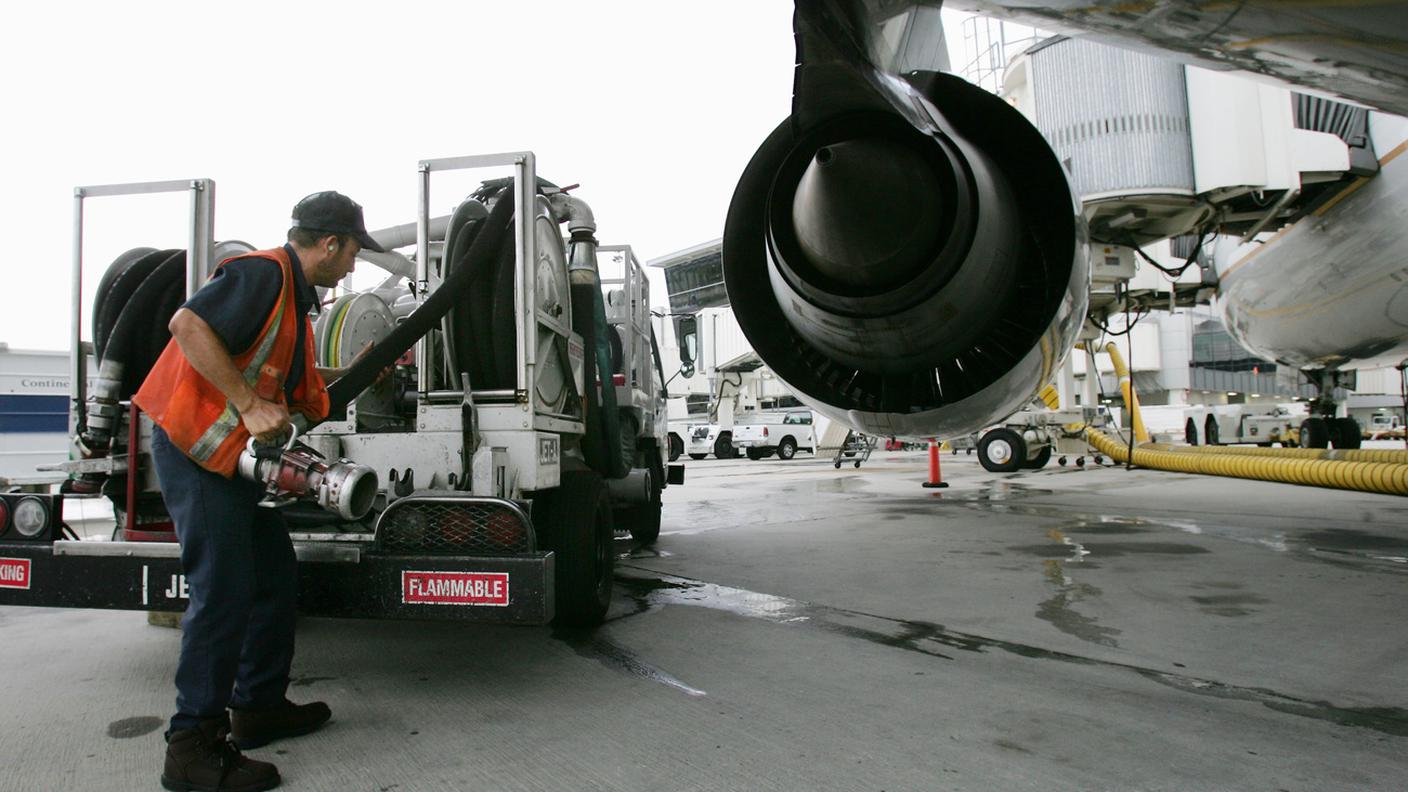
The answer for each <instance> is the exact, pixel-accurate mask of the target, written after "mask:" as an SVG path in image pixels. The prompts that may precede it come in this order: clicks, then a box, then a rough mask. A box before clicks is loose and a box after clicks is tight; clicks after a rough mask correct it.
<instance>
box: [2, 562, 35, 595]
mask: <svg viewBox="0 0 1408 792" xmlns="http://www.w3.org/2000/svg"><path fill="white" fill-rule="evenodd" d="M0 588H12V589H28V588H29V559H28V558H0Z"/></svg>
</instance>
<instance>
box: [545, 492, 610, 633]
mask: <svg viewBox="0 0 1408 792" xmlns="http://www.w3.org/2000/svg"><path fill="white" fill-rule="evenodd" d="M533 525H534V527H535V528H536V529H537V531H538V540H539V541H538V545H539V548H540V549H543V550H551V551H553V553H555V554H556V573H555V576H554V580H555V583H556V588H557V593H556V602H557V618H556V619H554V623H555V624H559V625H564V626H569V627H591V626H595V625H597V624H601V621H602V619H603V618H605V616H606V609H607V608H608V607H609V606H610V605H611V583H612V580H611V570H612V567H613V566H614V564H615V561H616V548H615V541H616V538H615V535H614V531H615V527H614V524H613V522H612V514H611V498H610V496H609V495H608V494H607V492H606V485H605V484H604V483H603V482H602V480H601V477H600V476H598V475H597V474H596V472H595V471H591V470H564V471H562V484H561V485H560V486H558V487H557V489H553V490H548V491H546V492H543V493H541V494H539V495H538V496H537V497H536V498H534V499H533Z"/></svg>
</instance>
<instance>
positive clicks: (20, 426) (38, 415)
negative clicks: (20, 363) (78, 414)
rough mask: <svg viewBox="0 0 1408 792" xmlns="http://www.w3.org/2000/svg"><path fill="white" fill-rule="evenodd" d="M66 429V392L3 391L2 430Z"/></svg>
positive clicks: (0, 426)
mask: <svg viewBox="0 0 1408 792" xmlns="http://www.w3.org/2000/svg"><path fill="white" fill-rule="evenodd" d="M67 431H68V397H67V396H53V395H38V394H4V395H0V433H10V432H61V433H62V432H67Z"/></svg>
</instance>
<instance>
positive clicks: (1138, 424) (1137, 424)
mask: <svg viewBox="0 0 1408 792" xmlns="http://www.w3.org/2000/svg"><path fill="white" fill-rule="evenodd" d="M1105 351H1106V352H1108V353H1110V363H1111V364H1112V365H1113V366H1114V367H1115V376H1116V377H1119V379H1120V395H1121V396H1123V397H1124V404H1125V406H1126V407H1128V408H1129V425H1130V426H1131V427H1132V428H1133V429H1134V441H1135V442H1136V443H1147V442H1149V432H1148V431H1146V430H1145V429H1144V418H1143V417H1142V416H1141V415H1140V414H1139V394H1137V393H1135V392H1134V383H1133V380H1131V378H1130V375H1129V367H1128V366H1126V365H1125V364H1124V356H1123V355H1121V354H1120V348H1119V347H1117V346H1115V342H1114V341H1111V342H1110V343H1108V344H1106V345H1105ZM1086 376H1089V375H1088V374H1087V375H1086Z"/></svg>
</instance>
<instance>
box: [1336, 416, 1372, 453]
mask: <svg viewBox="0 0 1408 792" xmlns="http://www.w3.org/2000/svg"><path fill="white" fill-rule="evenodd" d="M1331 426H1333V427H1334V429H1333V432H1332V435H1333V437H1332V439H1333V440H1334V443H1335V448H1339V449H1342V450H1353V449H1355V448H1358V447H1359V446H1360V445H1361V444H1362V443H1363V442H1364V436H1363V435H1362V434H1361V433H1360V432H1361V430H1360V428H1359V422H1358V421H1356V420H1354V419H1353V418H1336V419H1334V421H1333V422H1332V423H1331Z"/></svg>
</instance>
